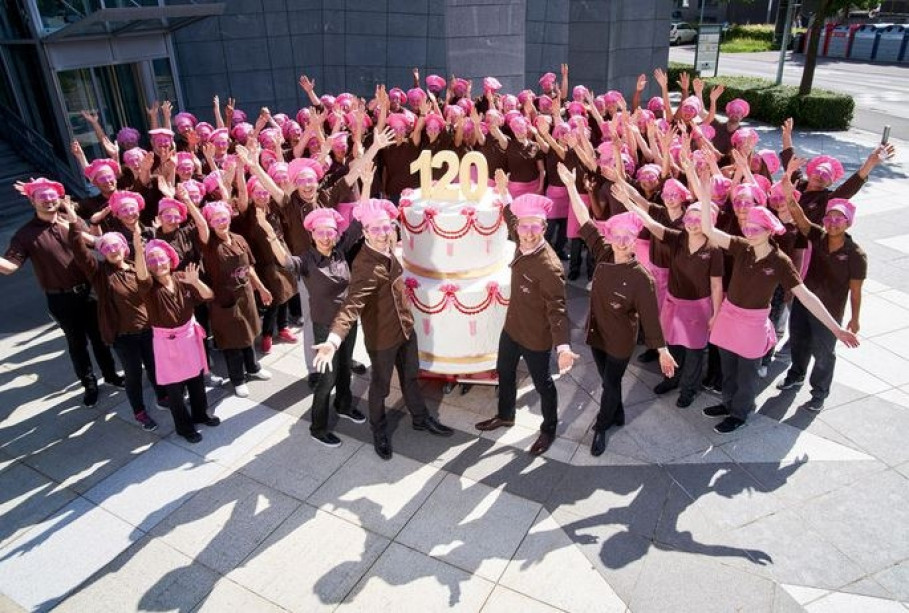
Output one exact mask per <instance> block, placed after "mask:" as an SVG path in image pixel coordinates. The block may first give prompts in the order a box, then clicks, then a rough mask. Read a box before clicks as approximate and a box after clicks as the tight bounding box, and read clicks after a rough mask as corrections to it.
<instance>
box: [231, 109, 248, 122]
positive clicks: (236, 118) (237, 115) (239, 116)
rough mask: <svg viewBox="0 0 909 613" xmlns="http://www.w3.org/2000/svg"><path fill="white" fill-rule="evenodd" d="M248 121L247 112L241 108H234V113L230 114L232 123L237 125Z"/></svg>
mask: <svg viewBox="0 0 909 613" xmlns="http://www.w3.org/2000/svg"><path fill="white" fill-rule="evenodd" d="M245 121H246V113H245V112H243V111H241V110H240V109H234V112H233V114H232V115H231V116H230V123H231V125H233V126H235V125H237V124H238V123H243V122H245Z"/></svg>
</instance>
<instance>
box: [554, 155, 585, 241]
mask: <svg viewBox="0 0 909 613" xmlns="http://www.w3.org/2000/svg"><path fill="white" fill-rule="evenodd" d="M556 169H557V170H558V173H559V178H560V179H562V183H564V184H565V188H566V189H567V190H568V201H569V202H570V203H571V210H572V212H573V213H574V216H575V217H576V218H577V220H578V225H579V226H583V225H584V224H585V223H587V222H588V221H590V212H588V210H587V206H585V205H584V201H583V200H581V194H579V193H578V185H577V174H576V173H577V171H576V170H568V167H567V166H565V164H563V163H562V162H559V165H558V166H557V167H556Z"/></svg>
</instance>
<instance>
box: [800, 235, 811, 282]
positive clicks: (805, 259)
mask: <svg viewBox="0 0 909 613" xmlns="http://www.w3.org/2000/svg"><path fill="white" fill-rule="evenodd" d="M812 248H813V244H812V243H811V241H808V246H807V247H806V248H805V250H804V251H803V253H802V265H801V266H799V276H800V277H801V278H803V279H804V278H805V275H807V274H808V265H809V264H811V251H812Z"/></svg>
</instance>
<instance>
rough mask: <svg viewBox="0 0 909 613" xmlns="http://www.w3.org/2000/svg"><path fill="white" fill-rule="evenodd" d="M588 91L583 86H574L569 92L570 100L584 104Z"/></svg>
mask: <svg viewBox="0 0 909 613" xmlns="http://www.w3.org/2000/svg"><path fill="white" fill-rule="evenodd" d="M589 93H590V91H589V90H588V89H587V88H586V87H584V86H583V85H575V86H574V88H573V89H572V90H571V99H572V100H574V101H575V102H584V101H585V100H586V99H587V94H589Z"/></svg>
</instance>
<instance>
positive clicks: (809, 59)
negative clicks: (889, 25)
mask: <svg viewBox="0 0 909 613" xmlns="http://www.w3.org/2000/svg"><path fill="white" fill-rule="evenodd" d="M878 4H879V0H851V1H850V0H818V3H817V11H816V12H815V13H814V17H813V19H812V21H811V27H810V28H808V44H807V45H806V47H805V68H804V69H803V70H802V82H801V83H800V84H799V95H801V96H807V95H808V94H810V93H811V86H812V84H813V83H814V69H815V68H816V67H817V48H818V43H820V40H821V30H822V29H823V27H824V22H825V21H826V20H827V18H828V17H830V16H831V15H836V14H837V13H840V12H842V13H848V11H849V10H850V9H868V10H871V9H873V8H874V7H876V6H877V5H878Z"/></svg>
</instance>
